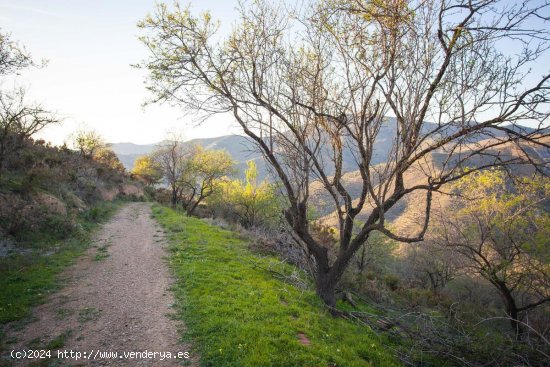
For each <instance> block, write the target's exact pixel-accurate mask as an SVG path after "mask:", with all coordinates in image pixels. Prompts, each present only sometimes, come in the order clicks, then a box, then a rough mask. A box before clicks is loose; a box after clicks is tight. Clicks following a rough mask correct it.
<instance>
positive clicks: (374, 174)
mask: <svg viewBox="0 0 550 367" xmlns="http://www.w3.org/2000/svg"><path fill="white" fill-rule="evenodd" d="M548 8H549V6H548V4H546V3H540V2H531V1H524V2H522V4H521V5H514V4H509V3H506V2H500V1H497V0H456V1H436V0H428V1H402V0H395V1H387V2H386V1H377V0H371V1H369V0H334V1H316V0H311V1H306V2H305V3H302V4H301V6H300V5H293V4H289V3H285V2H283V1H279V2H273V1H267V0H258V1H254V2H251V3H247V2H245V3H242V4H241V5H240V8H239V10H240V21H239V22H238V23H237V24H236V25H235V26H234V28H233V30H232V32H231V34H230V35H228V36H227V37H225V38H224V37H223V36H221V35H219V34H218V30H219V23H218V22H216V21H214V20H213V19H212V17H211V16H210V14H209V13H203V14H201V15H193V14H192V12H191V10H190V9H189V8H188V7H182V6H180V5H178V4H177V3H176V4H175V5H174V7H173V8H170V7H168V6H167V5H164V4H160V5H158V6H157V8H156V11H155V12H154V13H153V14H151V15H149V16H147V17H146V18H145V19H144V20H143V21H142V22H141V23H140V25H139V26H140V27H141V29H142V31H143V32H144V35H143V36H142V38H141V39H142V41H143V43H144V45H145V46H146V47H147V49H148V51H149V58H148V59H147V60H145V61H144V62H143V63H142V64H141V65H142V67H144V68H146V69H147V70H148V71H149V78H148V89H149V90H150V91H151V92H152V93H153V96H154V97H153V99H152V102H157V101H169V102H171V103H176V104H179V105H181V106H182V107H183V108H185V109H189V110H194V111H197V112H199V113H201V114H202V117H203V118H207V117H209V116H211V115H212V114H218V113H230V114H232V116H233V118H234V119H235V120H236V122H237V123H238V124H239V125H240V126H241V128H242V131H243V132H244V133H245V134H246V135H247V136H248V137H249V138H250V139H251V140H252V141H253V142H255V143H256V145H257V147H258V149H259V151H261V152H262V153H263V155H264V157H265V160H266V161H267V162H268V163H269V166H270V167H271V169H272V172H273V173H274V174H275V176H276V177H277V178H278V180H279V181H280V184H281V187H282V189H283V190H284V194H285V196H286V198H288V207H287V208H286V210H285V218H286V220H287V221H288V223H289V225H290V227H291V228H292V230H293V232H294V233H295V235H296V237H297V238H298V239H299V241H300V242H301V244H302V245H303V246H304V247H305V248H306V249H307V251H308V252H309V254H310V255H311V258H312V259H313V262H314V268H315V274H314V276H315V284H316V289H317V293H318V295H319V296H320V297H321V298H322V300H323V301H324V302H325V303H326V304H327V305H328V306H329V307H330V308H331V309H332V310H334V306H335V303H336V299H335V289H336V286H337V284H338V282H339V280H340V278H341V277H342V274H343V273H344V271H345V269H346V268H347V266H348V264H349V262H350V260H351V259H352V258H353V256H354V254H355V253H356V252H357V251H358V250H359V249H360V248H361V247H362V246H363V245H364V244H365V242H366V241H367V240H368V238H369V237H370V236H371V235H372V234H373V233H374V232H375V231H378V232H382V233H383V234H385V235H386V236H388V237H390V238H392V239H394V240H398V241H402V242H415V241H420V240H422V238H423V237H424V234H425V232H426V228H427V226H428V222H429V215H430V206H431V198H432V194H433V192H434V191H439V190H441V189H442V188H443V187H444V186H445V185H446V184H447V183H449V182H452V181H454V180H457V179H458V178H460V177H462V176H464V175H467V174H468V173H467V172H465V171H464V170H463V169H462V168H463V166H464V165H465V164H466V163H467V162H471V160H472V159H473V158H476V157H483V160H482V163H481V164H480V165H479V166H478V168H477V169H481V168H484V167H489V166H495V165H504V164H513V163H519V161H521V160H522V158H521V157H519V156H518V157H512V158H509V159H508V158H506V157H505V158H503V157H501V156H500V155H499V154H498V152H496V151H498V148H499V146H501V145H503V144H506V143H508V142H514V143H515V144H516V145H517V146H518V147H519V149H524V148H525V147H526V144H529V145H536V146H541V145H542V146H546V147H548V144H547V143H544V138H546V137H548V130H544V129H543V128H544V126H545V125H544V124H545V122H546V119H547V117H548V113H549V112H548V111H549V109H548V101H549V91H550V83H549V79H550V75H549V74H548V70H547V69H545V70H542V72H540V69H536V70H538V71H537V72H534V71H531V69H530V68H531V67H532V66H533V65H537V66H538V67H539V68H542V67H544V66H543V65H540V64H536V62H537V60H539V59H540V57H541V55H543V53H544V52H545V51H546V49H547V47H548V45H549V43H548V40H549V29H550V27H548V24H547V23H548ZM503 45H506V46H508V47H510V46H513V47H514V49H515V50H516V51H515V52H513V53H504V51H503V49H504V47H503ZM527 75H529V78H526V76H527ZM387 115H393V116H395V118H394V119H388V118H387ZM427 121H431V122H430V123H428V122H427ZM525 121H528V122H529V123H530V124H531V126H533V128H532V129H529V130H526V129H524V128H521V127H520V126H519V124H520V123H522V122H525ZM388 124H392V127H393V129H394V131H395V133H394V134H392V135H390V136H384V135H383V132H384V131H386V127H387V126H388ZM381 139H384V140H383V141H384V145H385V146H386V148H387V150H386V153H385V157H384V161H385V163H384V164H378V165H374V164H373V160H374V158H375V157H376V154H378V152H376V151H375V149H374V148H375V146H376V143H378V142H380V141H381ZM434 153H438V154H440V155H442V156H443V157H444V159H443V160H442V162H438V163H437V165H436V164H435V162H434V160H433V159H432V155H433V154H434ZM345 155H347V156H351V157H352V160H353V162H354V163H355V166H354V167H353V168H354V169H356V170H358V171H359V172H360V175H361V190H360V192H359V195H357V196H356V197H353V196H352V195H351V194H350V191H349V187H347V186H346V185H345V183H344V181H343V179H342V178H343V174H344V171H345V167H344V165H343V161H344V159H343V158H344V156H345ZM533 163H536V162H533ZM541 169H544V167H543V168H541ZM409 176H421V177H422V178H423V180H418V179H417V180H415V183H413V184H409V183H408V182H407V180H406V178H407V177H409ZM313 180H317V181H319V182H320V183H321V185H322V187H323V189H324V190H325V192H326V193H327V195H328V196H329V197H330V198H331V200H332V208H333V209H334V211H335V213H336V216H337V219H338V231H339V233H338V246H337V250H336V254H335V256H332V255H330V254H329V249H328V248H327V247H325V246H323V244H322V243H320V242H318V241H317V240H316V239H315V237H314V235H313V234H312V230H311V226H310V224H311V223H310V221H309V220H308V218H309V216H308V212H309V210H310V208H311V204H312V203H311V196H310V188H309V187H310V183H311V182H312V181H313ZM417 191H420V192H422V193H424V196H423V197H424V199H423V201H422V203H416V204H415V205H422V206H423V207H424V210H423V213H424V214H423V216H424V225H423V226H422V227H421V228H419V230H418V233H413V234H411V235H404V234H401V233H395V232H394V231H392V230H391V229H390V228H389V227H388V226H387V213H388V211H389V210H390V209H392V208H393V207H395V206H396V204H398V203H402V202H403V200H404V198H405V197H406V196H407V195H408V194H411V193H413V192H417ZM360 213H367V217H366V220H364V221H360V223H361V224H360V225H358V224H357V223H359V221H356V220H355V218H356V217H357V216H358V215H359V214H360Z"/></svg>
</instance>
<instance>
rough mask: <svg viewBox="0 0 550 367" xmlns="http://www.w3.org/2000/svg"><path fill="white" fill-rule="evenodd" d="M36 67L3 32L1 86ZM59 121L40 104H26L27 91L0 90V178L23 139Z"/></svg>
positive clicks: (0, 43)
mask: <svg viewBox="0 0 550 367" xmlns="http://www.w3.org/2000/svg"><path fill="white" fill-rule="evenodd" d="M31 66H37V65H36V64H35V62H34V61H33V59H32V58H31V56H30V54H29V53H28V52H27V51H26V50H25V49H24V47H22V46H20V45H19V44H17V43H16V42H14V41H12V40H11V38H10V36H9V34H5V33H0V77H1V78H2V79H0V83H1V82H3V81H4V80H3V78H4V77H6V76H8V75H12V74H16V73H17V72H19V71H20V70H23V69H25V68H28V67H31ZM58 121H59V120H58V119H57V118H56V117H55V116H54V115H53V114H51V113H49V112H48V111H46V110H45V109H44V108H43V107H42V106H40V105H29V104H28V103H26V102H25V90H24V89H23V88H17V89H15V90H12V91H4V90H0V177H1V176H2V171H3V169H4V165H5V162H6V159H7V158H8V156H9V155H10V154H15V153H16V152H17V150H18V149H19V147H20V146H21V143H22V141H23V140H25V139H28V138H30V137H31V136H32V135H33V134H35V133H37V132H38V131H40V130H42V129H43V128H44V127H46V126H48V125H50V124H53V123H57V122H58Z"/></svg>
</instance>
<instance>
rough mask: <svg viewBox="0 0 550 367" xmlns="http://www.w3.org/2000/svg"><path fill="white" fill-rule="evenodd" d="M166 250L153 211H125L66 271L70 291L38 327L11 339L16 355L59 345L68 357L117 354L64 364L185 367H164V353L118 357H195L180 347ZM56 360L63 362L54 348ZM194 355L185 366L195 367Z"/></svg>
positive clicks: (141, 207) (143, 206) (46, 310)
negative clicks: (71, 353)
mask: <svg viewBox="0 0 550 367" xmlns="http://www.w3.org/2000/svg"><path fill="white" fill-rule="evenodd" d="M164 245H165V242H164V239H163V232H162V230H161V228H160V227H159V225H158V224H157V223H156V222H155V220H154V219H152V217H151V208H150V206H149V204H147V203H131V204H128V205H126V206H124V207H123V208H122V209H121V210H120V211H119V212H118V213H117V214H116V215H115V216H114V217H113V218H112V219H111V220H110V221H109V222H108V223H107V224H105V225H104V226H103V227H102V229H101V230H100V231H99V232H98V233H97V235H96V236H95V239H94V247H93V248H91V249H90V250H89V251H88V252H87V255H86V256H85V257H84V258H82V259H81V260H80V261H79V262H78V263H77V264H75V265H74V266H73V267H71V268H70V269H69V270H67V272H66V273H65V277H66V279H67V281H68V284H67V285H66V286H65V287H64V288H63V289H62V290H61V291H59V292H58V293H56V294H54V295H52V296H51V297H50V299H49V300H48V302H47V303H46V304H44V305H42V306H39V307H37V308H36V309H35V310H34V313H33V315H34V317H35V321H33V322H31V323H30V324H27V325H26V326H25V328H24V329H23V330H19V331H13V332H11V333H10V337H15V338H16V340H17V342H16V343H15V345H13V348H14V349H19V348H32V346H33V345H35V348H36V347H38V346H41V347H42V348H44V346H46V345H48V343H52V341H55V340H61V341H63V342H64V343H63V344H64V345H63V346H62V347H61V348H60V349H61V350H62V351H63V350H67V351H70V350H72V351H74V352H80V353H82V355H83V354H84V352H86V355H87V357H88V358H90V357H89V355H90V354H92V355H95V353H96V351H100V352H118V356H117V358H116V359H114V360H113V359H105V358H104V359H96V360H90V359H86V360H85V359H81V360H79V361H76V360H74V359H64V360H62V361H61V362H62V363H61V365H88V366H178V365H181V363H182V360H175V359H165V360H163V361H162V360H161V357H160V355H158V354H157V356H156V358H148V359H142V358H127V357H123V358H120V355H121V353H123V352H144V351H147V352H170V353H172V355H175V354H176V353H178V352H180V353H183V352H189V346H188V345H184V344H182V343H180V342H179V341H180V337H179V334H178V330H177V328H178V327H183V325H181V324H180V323H179V322H177V321H175V320H173V319H172V318H171V317H170V314H173V313H174V311H173V309H172V308H171V305H172V303H173V302H174V299H173V296H172V293H171V292H170V291H169V290H168V288H169V286H170V276H169V272H168V270H167V266H166V263H165V261H164V256H165V255H166V253H165V250H164ZM56 338H57V339H56ZM60 344H61V343H60ZM50 345H52V344H50ZM10 349H11V348H10ZM92 350H93V352H90V351H92ZM189 353H190V352H189ZM52 355H53V356H57V352H54V351H53V349H52ZM189 355H190V357H191V358H190V359H189V360H187V361H186V360H185V359H184V360H183V361H184V363H187V364H186V365H196V358H194V356H193V355H191V354H189ZM151 357H152V355H151ZM96 358H97V356H96ZM58 362H60V361H58ZM22 364H23V363H22ZM22 364H20V365H22ZM56 365H57V364H56Z"/></svg>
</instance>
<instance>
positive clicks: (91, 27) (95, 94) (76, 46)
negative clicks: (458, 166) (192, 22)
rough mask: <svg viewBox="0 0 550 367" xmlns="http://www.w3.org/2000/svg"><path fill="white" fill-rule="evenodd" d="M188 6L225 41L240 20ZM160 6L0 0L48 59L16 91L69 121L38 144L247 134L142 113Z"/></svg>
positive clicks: (215, 123)
mask: <svg viewBox="0 0 550 367" xmlns="http://www.w3.org/2000/svg"><path fill="white" fill-rule="evenodd" d="M165 1H166V2H168V3H171V0H165ZM541 1H542V0H541ZM189 2H190V3H191V7H192V10H193V11H202V10H210V11H211V12H212V15H213V17H214V18H215V19H219V20H220V21H221V29H220V32H221V33H222V34H224V33H225V34H227V33H229V31H230V29H231V25H232V24H234V23H235V21H236V18H237V11H236V9H235V8H236V6H237V0H191V1H189ZM182 3H186V1H185V0H182ZM154 7H155V0H0V31H1V32H3V33H5V32H8V33H10V34H11V39H12V40H16V41H19V42H20V44H22V45H24V46H25V47H26V49H27V51H29V52H30V53H31V54H32V55H33V57H34V59H35V60H40V59H47V60H48V65H47V66H46V67H44V68H40V69H30V70H27V71H24V72H23V73H22V75H21V76H19V77H18V78H17V83H18V85H21V84H22V85H23V86H25V87H27V89H28V94H27V96H28V97H29V98H28V100H27V101H28V102H37V103H41V104H42V105H43V106H44V107H45V108H47V109H48V110H50V111H55V112H56V113H57V115H58V116H59V117H61V118H62V120H63V123H62V124H60V125H57V126H54V127H51V128H48V129H46V130H45V131H43V132H41V133H40V134H39V137H41V138H44V139H45V140H48V141H51V142H53V143H54V144H62V143H63V142H64V141H65V140H67V138H68V136H70V134H72V133H74V132H75V131H76V130H78V129H81V128H83V127H84V128H91V129H94V130H96V131H97V132H99V133H100V134H101V135H102V136H104V138H105V140H106V141H108V142H111V143H118V142H133V143H138V144H150V143H156V142H159V141H161V140H163V139H164V138H165V137H166V136H167V133H168V132H169V131H175V132H178V133H182V134H183V136H184V138H186V139H194V138H205V137H215V136H221V135H227V134H232V133H240V132H241V130H240V129H239V127H238V126H237V124H236V123H235V122H234V120H233V118H232V117H231V115H218V116H215V117H212V118H210V119H209V120H208V121H206V122H204V123H203V124H201V125H200V126H197V122H196V117H194V116H192V115H190V114H186V113H185V111H183V110H182V109H181V108H178V107H171V106H169V105H158V104H156V105H152V106H148V107H145V108H143V106H142V105H143V102H145V101H146V99H147V98H148V97H149V96H150V95H149V94H148V92H147V90H146V89H145V85H144V80H145V76H146V72H145V71H143V70H138V69H135V68H133V67H132V66H131V65H132V64H137V63H139V62H140V61H142V60H145V59H146V58H147V56H148V53H147V50H146V48H145V47H144V46H143V45H142V44H141V42H140V41H139V40H138V35H139V30H138V28H137V26H136V24H137V22H138V21H139V20H141V19H143V18H144V17H145V16H146V15H147V13H150V12H153V11H154ZM549 63H550V55H549V53H548V52H547V54H546V55H545V56H544V58H542V59H541V60H540V62H539V63H538V65H540V68H537V69H540V70H538V73H535V74H540V73H542V72H547V70H548V64H549ZM528 81H530V80H528ZM2 87H8V88H9V87H11V85H5V83H4V85H2Z"/></svg>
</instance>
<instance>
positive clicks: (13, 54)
mask: <svg viewBox="0 0 550 367" xmlns="http://www.w3.org/2000/svg"><path fill="white" fill-rule="evenodd" d="M30 66H36V64H35V62H34V61H33V59H32V57H31V55H30V54H29V53H28V52H27V51H26V50H25V48H24V47H23V46H20V45H19V44H18V43H17V42H15V41H12V40H11V37H10V35H9V34H7V33H0V76H5V75H10V74H13V73H17V72H18V71H20V70H23V69H25V68H28V67H30Z"/></svg>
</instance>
